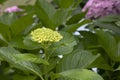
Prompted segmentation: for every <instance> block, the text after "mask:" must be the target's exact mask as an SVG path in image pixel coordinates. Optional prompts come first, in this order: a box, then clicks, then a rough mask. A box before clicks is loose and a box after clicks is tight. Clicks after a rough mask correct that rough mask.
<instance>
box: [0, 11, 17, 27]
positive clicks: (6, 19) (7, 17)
mask: <svg viewBox="0 0 120 80" xmlns="http://www.w3.org/2000/svg"><path fill="white" fill-rule="evenodd" d="M16 20H17V15H16V14H15V13H4V14H3V15H2V16H0V22H1V23H3V24H5V25H9V26H10V25H11V24H12V23H13V22H15V21H16Z"/></svg>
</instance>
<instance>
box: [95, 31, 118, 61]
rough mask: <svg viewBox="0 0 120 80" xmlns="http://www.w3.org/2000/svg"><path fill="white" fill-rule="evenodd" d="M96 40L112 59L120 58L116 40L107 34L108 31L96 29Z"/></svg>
mask: <svg viewBox="0 0 120 80" xmlns="http://www.w3.org/2000/svg"><path fill="white" fill-rule="evenodd" d="M96 32H97V35H98V40H99V42H100V44H101V45H102V47H103V48H104V50H105V51H106V52H107V54H108V56H109V57H110V58H111V59H112V60H120V53H119V48H118V47H119V44H118V45H117V41H116V40H115V38H114V36H112V35H111V34H109V33H108V32H104V31H102V30H97V31H96Z"/></svg>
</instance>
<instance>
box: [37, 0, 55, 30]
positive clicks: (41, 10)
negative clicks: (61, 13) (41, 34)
mask: <svg viewBox="0 0 120 80" xmlns="http://www.w3.org/2000/svg"><path fill="white" fill-rule="evenodd" d="M35 12H36V14H37V15H38V17H39V19H40V20H41V22H42V23H43V25H44V26H46V27H50V28H55V25H54V23H53V22H52V17H53V15H54V13H55V12H56V11H55V9H54V7H53V6H52V5H51V4H50V3H48V2H47V1H46V0H37V1H36V4H35Z"/></svg>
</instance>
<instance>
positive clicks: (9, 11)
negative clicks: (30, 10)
mask: <svg viewBox="0 0 120 80" xmlns="http://www.w3.org/2000/svg"><path fill="white" fill-rule="evenodd" d="M19 11H22V9H20V8H18V7H17V6H12V7H8V8H6V9H5V10H4V12H7V13H12V12H19Z"/></svg>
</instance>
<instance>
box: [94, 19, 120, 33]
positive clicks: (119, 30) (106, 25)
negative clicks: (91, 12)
mask: <svg viewBox="0 0 120 80" xmlns="http://www.w3.org/2000/svg"><path fill="white" fill-rule="evenodd" d="M94 24H95V25H96V26H99V27H101V28H106V29H109V30H112V31H113V32H115V33H117V34H119V35H120V28H119V27H117V26H116V25H115V24H113V23H102V22H99V21H96V22H94Z"/></svg>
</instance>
